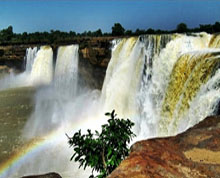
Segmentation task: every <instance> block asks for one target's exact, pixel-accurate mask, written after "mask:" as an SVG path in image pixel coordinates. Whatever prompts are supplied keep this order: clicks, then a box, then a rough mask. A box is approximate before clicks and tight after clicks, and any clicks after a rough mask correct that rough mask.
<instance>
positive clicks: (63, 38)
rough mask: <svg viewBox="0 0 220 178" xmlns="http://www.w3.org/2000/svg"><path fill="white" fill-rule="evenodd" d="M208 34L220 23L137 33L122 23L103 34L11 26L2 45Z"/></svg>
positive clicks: (3, 34) (0, 35)
mask: <svg viewBox="0 0 220 178" xmlns="http://www.w3.org/2000/svg"><path fill="white" fill-rule="evenodd" d="M202 31H204V32H207V33H218V32H220V22H215V24H213V25H212V24H205V25H200V26H199V27H197V28H188V27H187V25H186V24H185V23H180V24H178V25H177V27H176V29H175V30H171V31H167V30H160V29H158V30H154V29H152V28H149V29H147V30H145V29H136V31H134V32H133V31H132V30H126V29H124V27H123V26H122V25H121V24H120V23H115V24H114V26H113V27H112V32H111V33H103V32H102V30H101V29H98V30H96V31H93V32H92V31H84V32H83V33H76V32H74V31H70V32H62V31H59V30H51V31H50V32H34V33H27V32H23V33H22V34H21V33H13V27H12V26H9V27H8V28H6V29H3V30H1V31H0V45H8V44H39V43H40V44H41V43H44V44H45V43H47V44H52V43H71V42H73V41H74V40H76V39H77V38H81V37H103V36H105V37H108V36H137V35H141V34H167V33H176V32H178V33H192V32H202Z"/></svg>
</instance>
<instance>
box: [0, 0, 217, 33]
mask: <svg viewBox="0 0 220 178" xmlns="http://www.w3.org/2000/svg"><path fill="white" fill-rule="evenodd" d="M216 21H220V0H0V29H3V28H6V27H8V26H9V25H12V26H13V29H14V32H16V33H21V32H24V31H27V32H35V31H50V30H51V29H53V30H61V31H70V30H72V31H76V32H83V31H85V30H87V31H88V30H92V31H94V30H97V29H98V28H101V29H102V31H103V32H110V31H111V27H112V26H113V25H114V23H115V22H119V23H121V24H122V26H124V27H125V28H126V29H131V30H135V29H137V28H139V29H148V28H154V29H163V30H166V29H167V30H171V29H175V28H176V25H177V24H178V23H180V22H184V23H186V24H187V25H188V27H197V26H199V24H209V23H212V24H213V23H215V22H216Z"/></svg>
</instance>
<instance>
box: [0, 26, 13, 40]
mask: <svg viewBox="0 0 220 178" xmlns="http://www.w3.org/2000/svg"><path fill="white" fill-rule="evenodd" d="M13 35H14V33H13V27H12V26H9V27H8V28H6V29H3V30H2V31H1V32H0V39H1V40H2V41H10V40H11V39H12V37H13Z"/></svg>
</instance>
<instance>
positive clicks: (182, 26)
mask: <svg viewBox="0 0 220 178" xmlns="http://www.w3.org/2000/svg"><path fill="white" fill-rule="evenodd" d="M176 31H177V32H178V33H185V32H187V31H188V28H187V25H186V24H185V23H180V24H178V25H177V27H176Z"/></svg>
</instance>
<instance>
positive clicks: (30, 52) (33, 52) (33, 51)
mask: <svg viewBox="0 0 220 178" xmlns="http://www.w3.org/2000/svg"><path fill="white" fill-rule="evenodd" d="M36 56H37V47H34V48H27V49H26V56H25V62H26V64H25V72H31V70H32V66H33V64H34V59H35V58H36Z"/></svg>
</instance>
